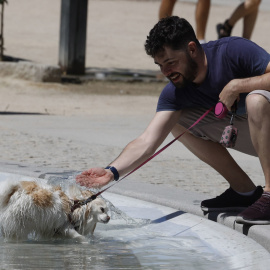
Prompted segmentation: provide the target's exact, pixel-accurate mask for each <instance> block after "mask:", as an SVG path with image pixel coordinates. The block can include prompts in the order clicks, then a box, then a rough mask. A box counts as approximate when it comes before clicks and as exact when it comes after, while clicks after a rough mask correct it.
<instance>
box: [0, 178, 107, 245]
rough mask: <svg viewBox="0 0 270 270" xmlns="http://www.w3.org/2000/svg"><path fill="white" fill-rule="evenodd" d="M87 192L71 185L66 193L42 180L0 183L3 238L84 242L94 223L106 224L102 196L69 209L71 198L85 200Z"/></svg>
mask: <svg viewBox="0 0 270 270" xmlns="http://www.w3.org/2000/svg"><path fill="white" fill-rule="evenodd" d="M91 195H93V193H91V192H90V191H86V190H81V189H79V187H77V186H75V185H74V186H71V187H70V188H69V190H68V191H67V193H64V192H63V191H62V189H61V188H60V187H55V186H51V185H49V184H47V182H46V181H45V180H43V179H36V180H34V181H14V180H6V181H4V182H0V228H1V233H2V235H3V237H5V238H6V239H11V240H26V239H27V238H28V236H29V234H32V235H34V238H35V239H50V238H71V239H76V240H79V241H81V242H82V241H85V240H86V238H85V236H87V235H89V234H93V233H94V230H95V228H96V224H97V222H101V223H108V222H109V220H110V217H109V216H108V207H107V205H106V202H105V201H104V200H103V199H102V198H96V199H95V200H93V201H91V202H89V203H88V204H86V205H83V206H80V207H79V208H77V209H75V210H74V211H71V207H72V206H73V204H74V201H75V200H85V199H87V198H88V197H90V196H91Z"/></svg>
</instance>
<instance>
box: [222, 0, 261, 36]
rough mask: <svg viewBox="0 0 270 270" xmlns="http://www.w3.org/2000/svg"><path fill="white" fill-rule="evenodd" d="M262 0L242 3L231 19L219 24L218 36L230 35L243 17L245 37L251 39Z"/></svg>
mask: <svg viewBox="0 0 270 270" xmlns="http://www.w3.org/2000/svg"><path fill="white" fill-rule="evenodd" d="M260 3H261V0H246V1H245V2H243V3H242V4H240V5H239V6H238V7H237V8H236V9H235V10H234V12H233V13H232V15H231V16H230V18H229V19H227V20H225V22H224V23H223V24H218V25H217V32H218V38H223V37H229V36H230V35H231V31H232V29H233V27H234V25H235V24H236V23H237V21H239V20H240V19H242V18H243V20H244V22H243V38H247V39H250V38H251V35H252V32H253V29H254V26H255V23H256V19H257V15H258V11H259V5H260Z"/></svg>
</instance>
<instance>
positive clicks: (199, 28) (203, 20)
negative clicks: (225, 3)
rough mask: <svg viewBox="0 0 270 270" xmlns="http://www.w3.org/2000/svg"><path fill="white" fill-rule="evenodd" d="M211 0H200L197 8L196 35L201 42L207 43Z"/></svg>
mask: <svg viewBox="0 0 270 270" xmlns="http://www.w3.org/2000/svg"><path fill="white" fill-rule="evenodd" d="M210 5H211V0H198V2H197V5H196V10H195V19H196V35H197V39H198V40H199V42H200V43H205V42H206V41H205V33H206V26H207V22H208V16H209V11H210Z"/></svg>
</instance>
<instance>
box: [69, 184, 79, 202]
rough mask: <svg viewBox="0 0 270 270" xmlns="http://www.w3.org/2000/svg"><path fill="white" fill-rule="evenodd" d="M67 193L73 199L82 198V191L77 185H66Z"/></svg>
mask: <svg viewBox="0 0 270 270" xmlns="http://www.w3.org/2000/svg"><path fill="white" fill-rule="evenodd" d="M68 195H69V197H70V198H71V199H73V200H80V199H82V192H81V190H80V188H79V187H78V186H77V185H70V186H69V187H68Z"/></svg>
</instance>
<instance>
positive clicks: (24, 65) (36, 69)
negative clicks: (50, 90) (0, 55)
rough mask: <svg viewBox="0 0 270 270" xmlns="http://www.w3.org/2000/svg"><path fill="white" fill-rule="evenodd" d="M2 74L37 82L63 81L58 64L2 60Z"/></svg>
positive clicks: (0, 63) (0, 74) (0, 69)
mask: <svg viewBox="0 0 270 270" xmlns="http://www.w3.org/2000/svg"><path fill="white" fill-rule="evenodd" d="M0 76H11V77H13V78H19V79H24V80H30V81H35V82H58V83H60V82H61V76H62V72H61V70H60V68H59V67H58V66H49V65H44V64H39V63H33V62H27V61H19V62H0Z"/></svg>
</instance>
